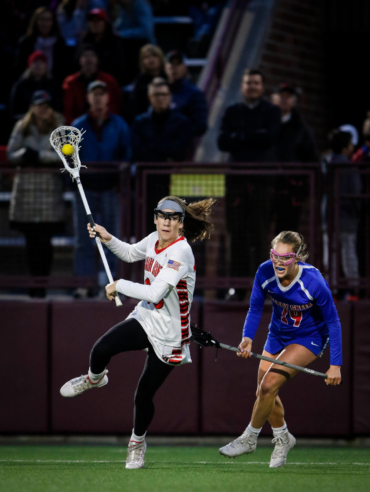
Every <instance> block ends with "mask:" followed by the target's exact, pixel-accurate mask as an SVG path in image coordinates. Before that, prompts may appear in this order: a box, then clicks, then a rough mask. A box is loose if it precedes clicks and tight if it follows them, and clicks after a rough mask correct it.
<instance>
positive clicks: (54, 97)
mask: <svg viewBox="0 0 370 492" xmlns="http://www.w3.org/2000/svg"><path fill="white" fill-rule="evenodd" d="M27 65H28V68H27V70H25V71H24V73H23V74H22V76H21V78H20V79H19V80H18V81H17V82H16V83H15V84H14V85H13V88H12V91H11V95H10V113H11V116H12V118H13V119H14V120H19V119H20V118H23V116H24V115H25V114H26V113H27V111H28V110H29V107H30V102H31V97H32V94H33V93H34V92H36V91H40V90H42V91H46V92H48V93H49V94H50V96H51V105H52V107H53V108H54V109H55V110H56V111H59V112H61V110H62V91H61V87H60V83H58V82H56V81H55V80H54V79H53V77H52V75H51V74H50V72H49V70H48V65H47V58H46V56H45V54H44V53H43V52H42V51H34V52H33V53H31V54H30V56H29V57H28V63H27Z"/></svg>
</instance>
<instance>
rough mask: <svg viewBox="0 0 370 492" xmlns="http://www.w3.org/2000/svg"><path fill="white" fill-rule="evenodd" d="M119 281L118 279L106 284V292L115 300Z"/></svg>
mask: <svg viewBox="0 0 370 492" xmlns="http://www.w3.org/2000/svg"><path fill="white" fill-rule="evenodd" d="M117 282H118V280H116V281H115V282H112V283H111V284H108V285H106V286H105V292H106V294H107V298H108V299H109V300H110V301H113V299H114V298H115V294H116V286H117Z"/></svg>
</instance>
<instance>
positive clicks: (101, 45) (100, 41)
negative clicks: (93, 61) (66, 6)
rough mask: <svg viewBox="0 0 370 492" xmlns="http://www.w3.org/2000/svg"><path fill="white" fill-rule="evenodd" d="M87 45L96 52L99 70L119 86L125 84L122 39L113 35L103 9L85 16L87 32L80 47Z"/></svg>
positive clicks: (91, 11) (95, 10)
mask: <svg viewBox="0 0 370 492" xmlns="http://www.w3.org/2000/svg"><path fill="white" fill-rule="evenodd" d="M87 44H88V45H90V46H92V47H93V48H94V50H95V51H96V53H97V55H98V57H99V68H100V70H102V71H103V72H107V73H109V74H111V75H113V76H114V77H115V78H116V79H117V80H118V82H119V83H120V84H121V85H123V84H124V83H126V82H127V80H126V76H125V60H124V47H123V43H122V39H121V38H120V37H119V36H117V35H116V34H114V33H113V30H112V25H111V23H110V22H109V19H108V15H107V13H106V12H105V10H103V9H92V10H90V12H89V13H88V15H87V32H86V34H85V35H84V37H83V38H82V40H81V47H83V46H84V45H87Z"/></svg>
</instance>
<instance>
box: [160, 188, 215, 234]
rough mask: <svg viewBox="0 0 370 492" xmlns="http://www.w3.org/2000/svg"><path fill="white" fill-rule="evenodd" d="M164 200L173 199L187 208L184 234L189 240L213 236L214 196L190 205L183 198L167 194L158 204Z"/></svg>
mask: <svg viewBox="0 0 370 492" xmlns="http://www.w3.org/2000/svg"><path fill="white" fill-rule="evenodd" d="M164 200H172V201H174V202H176V203H177V204H178V205H180V207H182V208H183V209H184V210H185V219H184V226H183V229H182V234H183V235H184V236H185V237H186V239H187V240H188V241H190V242H194V241H197V240H200V241H203V239H209V238H210V237H211V234H212V231H213V229H214V227H213V224H212V222H211V219H210V216H211V213H212V205H213V204H214V203H215V202H216V200H215V199H214V198H207V199H205V200H200V201H199V202H193V203H190V204H189V205H188V204H187V203H186V201H185V200H183V199H182V198H178V197H177V196H166V197H164V198H162V199H161V200H160V201H159V203H158V205H159V204H160V203H161V202H163V201H164Z"/></svg>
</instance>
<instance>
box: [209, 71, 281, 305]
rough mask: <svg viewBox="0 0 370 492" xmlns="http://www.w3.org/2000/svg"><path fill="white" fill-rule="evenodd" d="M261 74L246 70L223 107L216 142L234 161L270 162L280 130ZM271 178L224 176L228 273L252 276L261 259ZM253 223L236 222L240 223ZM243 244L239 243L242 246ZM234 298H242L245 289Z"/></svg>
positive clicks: (277, 112) (277, 111)
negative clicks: (236, 97) (236, 93)
mask: <svg viewBox="0 0 370 492" xmlns="http://www.w3.org/2000/svg"><path fill="white" fill-rule="evenodd" d="M264 84H265V76H264V74H263V73H262V72H261V71H260V70H256V69H251V70H249V69H248V70H245V72H244V74H243V77H242V81H241V92H242V95H243V97H244V101H243V102H240V103H236V104H233V105H231V106H229V107H228V108H227V109H226V112H225V114H224V116H223V118H222V123H221V130H220V134H219V137H218V147H219V149H220V150H221V151H223V152H229V153H230V155H231V158H232V161H233V162H274V161H276V146H277V139H278V135H279V130H280V119H281V113H280V108H279V107H277V106H275V105H274V104H272V103H271V102H269V101H267V100H265V99H264V98H263V94H264V89H265V87H264ZM274 185H275V182H274V178H273V177H268V176H264V177H262V176H232V175H231V176H228V177H227V180H226V190H227V192H226V193H227V196H226V203H227V207H226V216H227V224H228V229H229V232H230V236H231V265H230V269H231V271H230V275H231V276H235V277H238V276H244V277H249V276H253V275H254V273H255V271H256V269H257V267H258V265H259V264H260V263H262V262H263V261H265V260H264V255H265V253H264V251H263V249H262V248H259V247H256V244H267V242H268V234H269V229H270V224H271V219H272V214H273V211H272V208H273V207H272V198H273V192H274ZM241 223H244V224H253V227H244V228H240V224H241ZM241 245H243V246H242V247H241ZM236 294H237V295H236V298H239V299H240V300H243V299H244V296H245V294H246V291H245V290H238V289H237V292H236Z"/></svg>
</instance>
